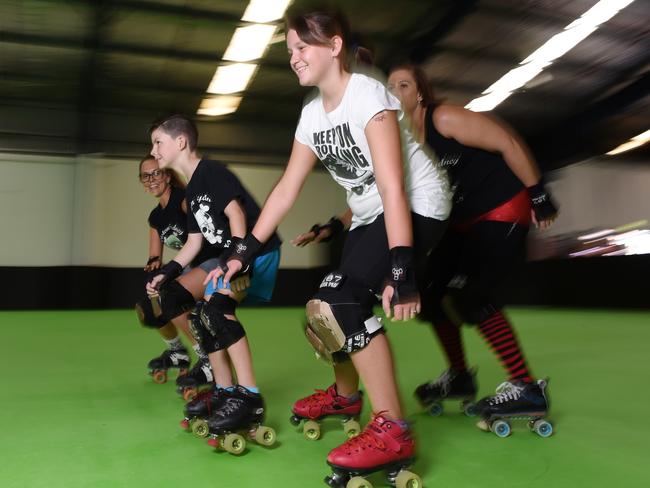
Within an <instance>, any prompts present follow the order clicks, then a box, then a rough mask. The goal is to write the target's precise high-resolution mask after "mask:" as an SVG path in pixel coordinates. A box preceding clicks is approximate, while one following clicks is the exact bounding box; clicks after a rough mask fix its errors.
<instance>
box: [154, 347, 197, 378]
mask: <svg viewBox="0 0 650 488" xmlns="http://www.w3.org/2000/svg"><path fill="white" fill-rule="evenodd" d="M147 367H148V368H149V374H150V375H151V377H152V378H153V382H154V383H158V384H163V383H166V382H167V371H168V370H170V369H178V375H179V376H178V377H179V378H181V377H182V376H183V375H185V374H187V369H188V368H189V367H190V355H189V354H188V352H187V349H185V348H183V349H178V350H176V351H172V350H171V349H165V350H164V351H163V353H162V354H161V355H160V356H158V357H156V358H153V359H152V360H151V361H149V364H148V366H147Z"/></svg>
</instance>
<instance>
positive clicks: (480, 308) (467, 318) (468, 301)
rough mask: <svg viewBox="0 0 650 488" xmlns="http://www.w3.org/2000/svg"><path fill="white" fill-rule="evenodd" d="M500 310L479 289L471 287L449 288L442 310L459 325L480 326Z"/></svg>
mask: <svg viewBox="0 0 650 488" xmlns="http://www.w3.org/2000/svg"><path fill="white" fill-rule="evenodd" d="M499 308H500V307H498V305H496V304H494V303H492V302H491V301H490V299H489V298H487V297H486V296H485V294H484V293H481V291H480V290H479V289H477V287H474V286H471V285H469V286H463V287H460V288H458V287H455V288H451V287H450V288H448V290H447V295H446V296H445V297H444V299H443V300H442V309H443V310H444V312H445V314H446V315H447V316H448V317H449V318H451V319H452V321H453V322H455V323H457V324H458V325H460V324H462V323H466V324H471V325H476V324H480V323H481V322H483V321H484V320H486V319H487V318H488V317H489V316H490V315H492V314H494V312H496V311H497V310H499Z"/></svg>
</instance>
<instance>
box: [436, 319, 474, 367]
mask: <svg viewBox="0 0 650 488" xmlns="http://www.w3.org/2000/svg"><path fill="white" fill-rule="evenodd" d="M433 330H435V331H436V335H437V336H438V339H439V340H440V343H441V344H442V348H443V350H444V351H445V354H446V356H447V360H448V361H449V366H451V368H452V369H454V370H456V371H467V363H466V362H465V348H464V347H463V339H462V337H461V335H460V327H457V326H455V325H454V324H452V323H450V322H440V323H437V324H434V325H433Z"/></svg>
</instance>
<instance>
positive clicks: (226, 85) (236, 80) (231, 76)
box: [207, 63, 257, 95]
mask: <svg viewBox="0 0 650 488" xmlns="http://www.w3.org/2000/svg"><path fill="white" fill-rule="evenodd" d="M256 69H257V65H256V64H249V63H234V64H228V65H223V66H219V67H218V68H217V71H216V72H215V74H214V76H213V77H212V81H211V82H210V86H208V90H207V92H208V93H214V94H217V95H230V94H231V93H239V92H243V91H244V90H245V89H246V87H247V86H248V82H249V81H250V80H251V78H252V77H253V75H254V74H255V70H256Z"/></svg>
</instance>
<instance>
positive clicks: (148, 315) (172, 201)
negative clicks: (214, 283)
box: [135, 155, 204, 383]
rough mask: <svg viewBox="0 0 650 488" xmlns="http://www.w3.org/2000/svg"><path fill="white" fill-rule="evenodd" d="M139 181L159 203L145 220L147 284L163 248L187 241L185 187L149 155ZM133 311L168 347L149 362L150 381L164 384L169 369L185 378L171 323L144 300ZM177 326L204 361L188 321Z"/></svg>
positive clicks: (185, 358) (184, 354)
mask: <svg viewBox="0 0 650 488" xmlns="http://www.w3.org/2000/svg"><path fill="white" fill-rule="evenodd" d="M138 177H139V179H140V182H141V183H142V186H143V187H144V190H145V191H146V192H147V193H149V194H150V195H152V196H153V197H155V198H156V199H158V205H157V206H156V207H155V208H154V209H153V210H152V211H151V213H150V214H149V219H148V221H149V259H148V260H147V264H146V265H145V267H144V271H145V272H146V277H145V278H146V282H149V281H150V280H151V278H152V273H153V272H155V271H156V270H157V269H159V268H160V267H161V265H162V260H163V249H164V247H165V246H166V247H168V248H170V249H173V250H176V251H177V250H179V249H180V248H181V247H183V244H184V243H185V241H187V203H186V202H185V185H184V184H183V183H182V182H181V180H180V179H179V178H178V176H177V175H176V173H174V172H173V171H169V170H166V169H161V168H160V167H159V166H158V162H157V161H156V160H155V159H154V157H153V156H150V155H148V156H146V157H144V158H143V159H142V160H141V161H140V166H139V170H138ZM135 309H136V313H137V315H138V318H139V320H140V323H141V324H142V325H143V326H145V327H150V328H155V329H157V330H158V333H159V334H160V336H161V337H162V339H163V341H164V342H165V343H166V344H167V349H165V350H164V351H163V353H162V354H161V355H160V356H158V357H155V358H153V359H152V360H151V361H149V365H148V367H149V371H150V373H151V375H152V377H153V380H154V381H155V382H156V383H165V382H166V381H167V371H168V370H169V369H178V370H179V378H180V377H181V376H182V375H184V374H186V373H187V370H188V368H189V365H190V356H189V354H188V351H187V349H186V348H185V346H184V345H183V343H182V342H181V339H180V337H179V335H178V330H177V328H176V326H175V325H174V324H173V323H172V322H171V320H169V321H168V320H165V319H163V318H161V317H159V316H157V314H156V313H155V312H154V310H153V308H152V305H151V301H150V300H149V299H147V298H143V299H142V300H140V301H139V302H138V303H137V304H136V306H135ZM177 322H178V323H179V326H180V328H181V329H182V331H183V333H184V335H185V336H186V338H187V339H188V340H189V342H190V343H191V344H192V347H193V348H194V350H195V351H196V353H197V355H198V356H199V358H201V357H203V356H204V354H203V353H202V352H201V350H200V347H199V346H198V345H197V344H196V340H195V339H194V337H193V336H192V333H191V332H190V330H189V327H187V319H185V320H184V321H177ZM183 325H184V326H183Z"/></svg>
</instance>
